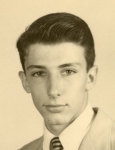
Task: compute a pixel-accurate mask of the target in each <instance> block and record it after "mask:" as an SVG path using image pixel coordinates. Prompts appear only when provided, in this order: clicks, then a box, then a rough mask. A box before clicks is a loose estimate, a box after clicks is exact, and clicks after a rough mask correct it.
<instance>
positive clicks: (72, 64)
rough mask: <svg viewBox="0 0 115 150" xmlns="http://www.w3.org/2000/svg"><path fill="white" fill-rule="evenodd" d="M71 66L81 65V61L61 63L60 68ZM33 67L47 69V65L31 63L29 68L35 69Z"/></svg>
mask: <svg viewBox="0 0 115 150" xmlns="http://www.w3.org/2000/svg"><path fill="white" fill-rule="evenodd" d="M71 66H81V64H80V63H77V62H75V63H67V64H62V65H59V66H58V68H65V67H71ZM33 68H38V69H46V68H47V67H45V66H42V65H30V66H28V67H27V70H29V69H33Z"/></svg>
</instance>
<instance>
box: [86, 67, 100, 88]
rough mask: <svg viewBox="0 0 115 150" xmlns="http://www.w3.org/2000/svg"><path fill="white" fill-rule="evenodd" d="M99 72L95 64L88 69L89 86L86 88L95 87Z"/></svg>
mask: <svg viewBox="0 0 115 150" xmlns="http://www.w3.org/2000/svg"><path fill="white" fill-rule="evenodd" d="M97 73H98V67H97V66H93V67H92V68H91V69H90V70H89V71H88V76H87V86H86V90H87V91H88V90H90V89H92V88H93V87H94V85H95V83H96V79H97Z"/></svg>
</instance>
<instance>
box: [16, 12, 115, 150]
mask: <svg viewBox="0 0 115 150" xmlns="http://www.w3.org/2000/svg"><path fill="white" fill-rule="evenodd" d="M17 48H18V51H19V55H20V60H21V63H22V67H23V70H24V71H20V72H19V76H20V79H21V81H22V84H23V87H24V89H25V90H26V92H27V93H31V95H32V99H33V102H34V104H35V107H36V108H37V110H38V111H39V112H40V114H41V115H42V116H43V119H44V133H43V136H42V137H40V138H39V139H37V140H35V141H33V142H31V143H29V144H27V145H26V146H24V147H23V148H22V149H21V150H62V149H64V150H86V149H87V150H110V149H111V150H113V149H115V123H114V121H113V120H112V119H110V118H109V117H108V116H107V115H105V114H104V113H103V112H102V111H101V110H98V109H92V108H91V106H90V105H89V103H88V91H89V90H90V89H91V88H92V87H93V86H94V84H95V82H96V76H97V66H95V65H94V60H95V50H94V41H93V37H92V34H91V31H90V29H89V27H88V25H87V24H86V23H85V22H84V21H83V20H82V19H80V18H79V17H77V16H75V15H72V14H68V13H54V14H49V15H46V16H43V17H41V18H39V19H38V20H36V21H35V22H33V23H32V24H31V25H30V26H29V28H28V29H27V30H26V31H25V32H24V33H23V34H22V35H21V36H20V38H19V39H18V41H17Z"/></svg>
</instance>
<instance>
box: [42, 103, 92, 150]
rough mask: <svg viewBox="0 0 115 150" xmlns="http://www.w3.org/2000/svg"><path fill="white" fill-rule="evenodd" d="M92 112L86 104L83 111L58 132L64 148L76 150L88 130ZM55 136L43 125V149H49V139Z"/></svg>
mask: <svg viewBox="0 0 115 150" xmlns="http://www.w3.org/2000/svg"><path fill="white" fill-rule="evenodd" d="M93 117H94V112H93V110H92V108H91V106H90V105H89V104H88V105H87V107H86V108H85V109H84V111H83V112H82V113H81V114H80V115H79V116H78V117H77V118H76V119H75V120H74V121H73V122H72V123H71V124H70V125H69V126H68V127H67V128H66V129H65V130H64V131H63V132H62V133H61V134H60V136H59V139H60V141H61V144H62V145H63V147H64V150H78V149H79V146H80V144H81V141H82V140H83V138H84V136H85V134H86V133H87V132H88V130H89V128H90V125H91V122H92V120H93ZM54 137H55V136H54V135H53V134H52V133H51V132H50V131H49V130H48V129H47V128H46V127H45V125H44V135H43V138H44V141H43V150H49V145H50V141H51V139H52V138H54Z"/></svg>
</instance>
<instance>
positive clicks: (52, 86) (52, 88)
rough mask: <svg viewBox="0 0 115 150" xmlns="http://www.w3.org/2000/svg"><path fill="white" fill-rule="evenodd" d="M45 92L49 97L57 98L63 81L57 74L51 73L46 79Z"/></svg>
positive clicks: (61, 89)
mask: <svg viewBox="0 0 115 150" xmlns="http://www.w3.org/2000/svg"><path fill="white" fill-rule="evenodd" d="M47 82H48V86H47V93H48V96H49V97H50V98H53V99H55V98H58V97H60V96H61V95H62V92H63V83H62V80H61V77H60V76H59V75H57V76H56V75H51V76H50V77H49V79H48V81H47Z"/></svg>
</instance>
